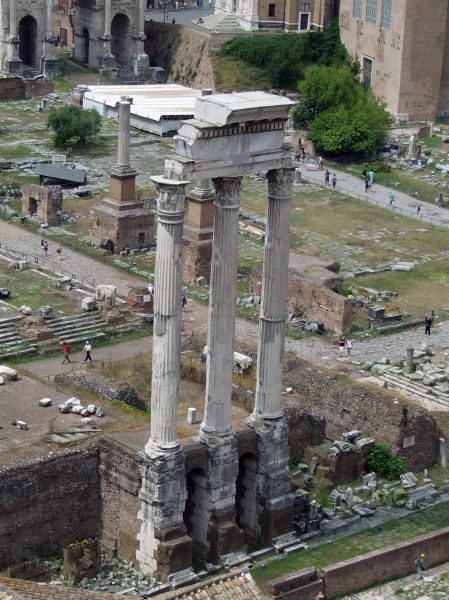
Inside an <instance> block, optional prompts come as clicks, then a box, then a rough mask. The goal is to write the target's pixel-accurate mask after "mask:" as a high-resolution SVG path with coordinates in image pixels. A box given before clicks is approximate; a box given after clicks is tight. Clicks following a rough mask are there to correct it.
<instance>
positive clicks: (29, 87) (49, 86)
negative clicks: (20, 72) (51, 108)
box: [0, 77, 54, 102]
mask: <svg viewBox="0 0 449 600" xmlns="http://www.w3.org/2000/svg"><path fill="white" fill-rule="evenodd" d="M53 91H54V85H53V83H52V82H51V81H48V80H46V79H38V80H36V81H32V80H25V79H22V78H21V77H5V78H3V79H0V102H5V101H8V100H23V99H25V98H32V97H33V96H46V95H47V94H50V93H52V92H53Z"/></svg>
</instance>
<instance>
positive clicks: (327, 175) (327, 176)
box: [324, 169, 331, 186]
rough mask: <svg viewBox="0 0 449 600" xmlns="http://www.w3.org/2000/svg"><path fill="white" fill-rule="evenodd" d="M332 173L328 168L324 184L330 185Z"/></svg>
mask: <svg viewBox="0 0 449 600" xmlns="http://www.w3.org/2000/svg"><path fill="white" fill-rule="evenodd" d="M330 177H331V174H330V172H329V169H326V172H325V173H324V185H325V186H326V185H330V183H329V180H330Z"/></svg>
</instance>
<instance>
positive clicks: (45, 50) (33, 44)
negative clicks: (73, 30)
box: [0, 0, 58, 77]
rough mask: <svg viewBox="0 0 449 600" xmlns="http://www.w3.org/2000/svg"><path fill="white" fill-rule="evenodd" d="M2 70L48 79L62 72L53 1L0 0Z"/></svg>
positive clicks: (0, 58)
mask: <svg viewBox="0 0 449 600" xmlns="http://www.w3.org/2000/svg"><path fill="white" fill-rule="evenodd" d="M0 29H1V39H0V61H1V67H0V68H1V70H2V71H3V72H4V73H7V74H11V75H24V76H27V75H29V76H33V75H34V74H36V72H37V73H39V72H42V73H44V75H46V76H48V77H52V76H54V75H55V74H56V73H57V72H58V64H57V61H56V58H55V50H56V42H57V38H56V36H55V35H54V33H53V0H34V1H33V2H31V1H30V0H0Z"/></svg>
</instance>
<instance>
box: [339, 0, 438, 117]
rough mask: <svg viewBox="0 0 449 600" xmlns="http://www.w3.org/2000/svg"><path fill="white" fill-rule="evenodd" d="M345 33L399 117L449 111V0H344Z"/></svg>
mask: <svg viewBox="0 0 449 600" xmlns="http://www.w3.org/2000/svg"><path fill="white" fill-rule="evenodd" d="M340 31H341V38H342V41H343V43H344V44H345V46H346V48H347V49H348V51H349V53H350V54H351V55H352V56H353V57H355V58H357V59H358V60H359V61H360V65H361V68H362V81H363V83H364V85H365V86H366V87H367V88H371V89H372V90H373V92H374V93H375V94H376V96H379V97H381V98H383V99H384V100H385V102H386V103H387V106H388V108H389V109H390V111H391V113H392V114H393V115H394V116H395V117H396V118H398V119H399V120H410V121H420V120H433V119H435V118H436V117H437V116H438V115H445V114H447V113H448V112H449V8H448V2H447V0H427V1H426V0H424V1H423V0H341V2H340Z"/></svg>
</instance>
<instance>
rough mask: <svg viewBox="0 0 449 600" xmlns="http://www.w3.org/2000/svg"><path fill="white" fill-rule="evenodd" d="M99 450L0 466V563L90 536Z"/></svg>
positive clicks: (42, 553) (94, 525)
mask: <svg viewBox="0 0 449 600" xmlns="http://www.w3.org/2000/svg"><path fill="white" fill-rule="evenodd" d="M97 467H98V451H97V449H96V447H94V446H92V447H89V448H86V449H82V450H73V451H68V452H64V453H61V454H57V455H55V456H50V457H48V456H45V458H43V459H41V460H37V461H34V462H31V463H29V464H19V465H11V466H8V467H5V468H1V469H0V482H1V485H0V564H4V565H8V564H11V563H14V562H21V561H26V560H29V559H32V558H35V557H36V556H45V555H49V554H54V553H55V552H61V551H62V548H63V547H64V546H66V545H68V544H70V543H72V542H74V541H75V540H79V539H85V538H89V537H95V536H96V535H97V525H98V519H99V514H100V501H99V500H100V499H99V488H98V472H97Z"/></svg>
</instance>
